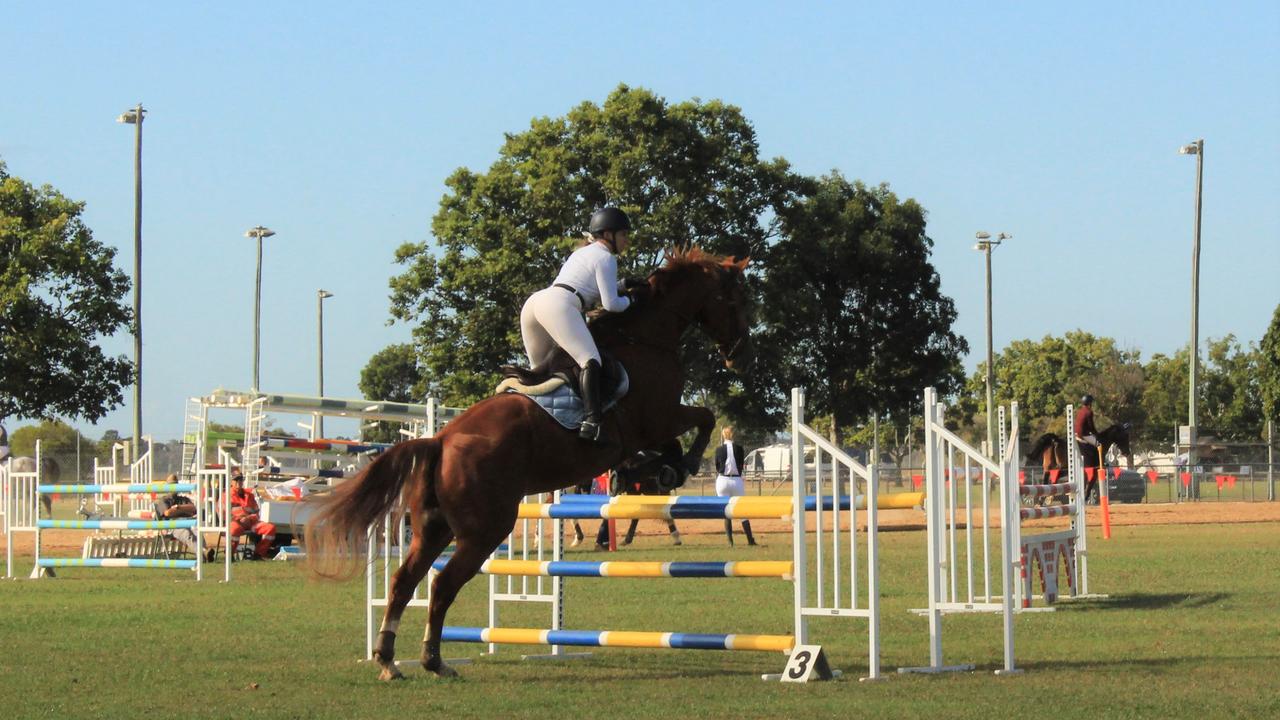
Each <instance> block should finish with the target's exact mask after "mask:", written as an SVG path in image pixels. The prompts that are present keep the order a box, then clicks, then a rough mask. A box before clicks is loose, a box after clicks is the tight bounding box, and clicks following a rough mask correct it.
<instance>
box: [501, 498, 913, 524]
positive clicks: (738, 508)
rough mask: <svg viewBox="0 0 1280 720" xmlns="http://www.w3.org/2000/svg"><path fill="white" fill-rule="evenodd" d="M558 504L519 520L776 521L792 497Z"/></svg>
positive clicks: (890, 506)
mask: <svg viewBox="0 0 1280 720" xmlns="http://www.w3.org/2000/svg"><path fill="white" fill-rule="evenodd" d="M560 500H561V502H560V503H559V504H555V505H551V504H543V503H522V504H521V505H520V514H519V517H520V518H524V519H535V518H563V519H566V520H567V519H576V520H584V519H593V518H613V519H664V520H681V519H690V520H693V519H721V518H725V519H728V518H733V519H743V520H756V519H762V520H763V519H774V518H789V517H791V498H789V497H783V496H764V497H759V496H757V497H747V496H738V497H710V496H700V495H675V496H669V497H662V496H653V495H620V496H617V497H609V496H606V495H564V496H562V497H561V498H560ZM837 502H838V505H839V508H840V509H841V510H848V509H849V507H850V505H851V504H852V499H851V498H850V497H849V496H844V497H841V498H839V499H838V501H837V500H833V499H832V498H831V497H830V496H824V497H822V498H821V502H819V499H818V498H817V497H815V496H813V495H810V496H808V497H806V498H805V508H804V509H805V511H806V512H813V511H815V510H817V509H818V508H819V507H821V509H822V510H830V509H831V508H832V505H834V504H837ZM856 502H857V509H859V510H862V509H865V507H866V498H865V497H864V496H858V498H857V500H856ZM923 504H924V493H918V492H908V493H892V494H889V493H886V494H884V495H879V496H877V499H876V507H877V508H879V509H881V510H894V509H909V508H913V507H920V506H922V505H923Z"/></svg>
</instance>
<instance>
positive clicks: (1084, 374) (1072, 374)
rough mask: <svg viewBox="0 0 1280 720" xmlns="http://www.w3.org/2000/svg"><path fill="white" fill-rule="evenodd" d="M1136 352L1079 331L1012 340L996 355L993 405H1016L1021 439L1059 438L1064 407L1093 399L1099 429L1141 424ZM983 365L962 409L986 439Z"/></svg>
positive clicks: (967, 389)
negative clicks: (1046, 434)
mask: <svg viewBox="0 0 1280 720" xmlns="http://www.w3.org/2000/svg"><path fill="white" fill-rule="evenodd" d="M1140 359H1141V358H1140V353H1139V352H1138V351H1136V350H1122V349H1120V348H1118V347H1116V343H1115V340H1113V339H1111V338H1107V337H1098V336H1096V335H1093V334H1092V333H1089V332H1085V331H1083V330H1072V331H1070V332H1068V333H1066V334H1065V335H1063V336H1062V337H1054V336H1052V335H1046V336H1045V337H1044V338H1042V339H1041V340H1039V341H1035V340H1015V341H1013V342H1011V343H1009V345H1008V346H1006V347H1005V348H1004V350H1002V351H1000V352H999V353H997V354H996V357H995V364H996V372H995V379H996V391H995V401H996V404H997V405H1005V404H1008V403H1009V402H1012V401H1016V402H1017V403H1018V415H1019V423H1020V424H1021V426H1022V432H1023V434H1024V435H1035V434H1039V433H1042V432H1053V433H1057V434H1059V435H1061V434H1062V433H1063V431H1064V429H1065V428H1064V425H1065V424H1066V422H1067V421H1066V415H1064V414H1063V413H1064V411H1065V409H1066V406H1067V405H1068V404H1074V405H1078V404H1079V402H1080V398H1081V396H1083V395H1085V394H1086V393H1087V394H1090V395H1093V396H1094V398H1095V399H1096V401H1097V404H1096V406H1095V410H1096V411H1097V412H1098V416H1099V423H1098V424H1099V427H1100V428H1101V427H1105V424H1104V423H1110V422H1132V423H1135V424H1141V423H1142V422H1143V418H1144V417H1145V412H1144V409H1143V403H1142V398H1143V383H1144V380H1143V378H1144V371H1143V367H1142V365H1141V362H1140ZM986 372H987V369H986V363H985V362H984V363H980V364H979V365H978V369H977V371H976V372H974V373H973V375H971V376H970V377H969V380H968V382H967V383H966V385H965V395H966V396H967V398H966V401H965V402H964V403H962V404H961V405H962V407H964V408H966V409H968V410H971V411H972V412H973V415H971V416H968V417H966V418H964V419H962V423H963V421H964V420H967V421H968V426H969V427H970V428H981V432H980V433H979V434H980V435H983V436H985V434H986Z"/></svg>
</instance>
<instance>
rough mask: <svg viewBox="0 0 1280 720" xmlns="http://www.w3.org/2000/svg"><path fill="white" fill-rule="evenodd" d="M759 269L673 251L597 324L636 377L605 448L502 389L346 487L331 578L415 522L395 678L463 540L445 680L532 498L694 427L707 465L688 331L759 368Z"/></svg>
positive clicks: (335, 527) (444, 587) (598, 333)
mask: <svg viewBox="0 0 1280 720" xmlns="http://www.w3.org/2000/svg"><path fill="white" fill-rule="evenodd" d="M746 265H747V261H746V260H742V261H740V262H739V261H734V260H733V259H724V258H718V257H714V256H711V255H707V254H705V253H703V252H702V251H701V250H698V249H691V250H688V251H685V252H681V253H678V254H676V255H671V256H668V258H667V261H666V263H665V264H664V265H663V266H662V267H661V268H659V269H658V270H655V271H654V272H653V274H652V275H650V276H649V279H648V282H649V289H650V293H649V295H650V297H649V298H648V302H644V303H641V304H639V305H638V306H636V307H635V308H633V309H630V310H628V311H627V312H624V313H619V314H616V315H607V316H605V317H602V318H601V319H600V320H598V321H596V322H595V323H593V326H592V335H593V336H594V337H595V339H596V342H597V344H598V345H599V347H600V348H601V349H602V350H606V351H608V352H610V353H612V354H613V356H614V357H616V358H617V359H618V360H620V361H621V362H622V364H623V365H624V366H625V367H626V369H627V373H628V374H629V375H630V381H631V384H630V390H629V392H628V393H627V395H626V396H625V397H624V398H622V400H621V401H620V402H619V403H618V405H617V406H616V407H615V408H614V409H613V410H611V411H610V412H608V413H606V414H605V416H604V424H603V426H602V431H603V432H602V440H603V442H602V443H601V444H596V443H591V442H587V441H585V440H582V439H579V437H578V434H577V433H576V432H572V431H569V430H566V429H564V428H563V427H561V426H560V425H559V424H558V423H557V422H556V421H555V420H554V419H552V418H551V416H549V415H548V414H547V413H546V412H545V411H543V410H542V409H541V408H539V407H538V406H537V405H535V404H534V403H533V402H532V401H531V400H529V399H528V398H526V397H523V396H521V395H516V394H502V395H495V396H493V397H490V398H487V399H485V400H483V401H481V402H479V403H476V404H475V405H474V406H472V407H471V408H470V409H468V410H467V411H466V412H465V413H463V414H462V415H460V416H458V417H457V418H456V419H454V420H453V421H452V422H450V423H449V424H448V425H447V426H445V428H444V429H443V430H442V431H441V432H440V433H439V434H437V435H436V436H435V437H431V438H424V439H419V440H409V441H406V442H403V443H400V444H398V445H395V446H394V447H392V448H391V449H389V450H388V451H386V452H384V453H383V454H382V455H381V456H379V457H378V458H377V459H376V460H374V461H373V462H372V463H371V464H370V465H369V466H368V467H366V468H365V469H364V470H363V471H362V472H361V473H360V474H359V475H357V476H356V477H354V478H352V479H351V480H349V481H347V482H345V483H343V484H341V485H339V486H338V487H337V488H336V489H335V490H334V492H333V493H332V495H331V496H330V498H329V499H328V500H327V501H326V502H325V504H324V505H323V506H322V508H321V510H320V512H319V513H318V514H317V515H316V516H315V517H314V519H313V520H312V521H311V522H310V523H308V526H307V533H306V538H307V555H308V557H309V561H310V564H311V569H312V571H313V572H314V573H315V574H317V575H320V576H322V577H330V578H337V577H344V576H345V577H350V576H352V575H354V574H355V572H356V571H357V570H358V569H359V567H360V566H361V565H362V564H363V560H364V558H365V554H366V552H367V545H366V543H367V534H366V533H367V532H368V530H369V528H370V527H373V526H376V525H377V524H378V523H380V522H382V520H383V518H384V517H385V516H386V514H387V513H388V511H392V510H393V508H394V510H395V511H396V512H403V511H405V510H407V511H408V513H409V516H410V524H411V527H412V528H413V540H412V542H411V544H410V546H409V550H408V553H407V555H406V556H405V559H404V562H403V564H401V566H400V568H399V569H398V570H397V571H396V572H395V574H394V576H393V577H392V580H391V588H390V593H389V599H388V603H387V609H386V612H385V614H384V615H383V618H382V626H381V628H380V630H379V632H378V638H377V642H376V644H375V646H374V659H375V660H376V661H377V663H378V665H379V666H381V668H382V672H381V675H380V678H381V679H383V680H392V679H397V678H401V677H403V676H402V675H401V674H400V671H399V670H398V669H397V668H396V664H395V638H396V630H397V629H398V627H399V624H400V616H401V613H402V612H403V611H404V608H405V605H406V604H407V603H408V601H409V600H410V598H411V597H412V595H413V592H414V588H416V587H417V586H418V584H419V583H420V582H422V579H423V577H425V576H426V574H427V570H428V569H429V568H430V567H431V564H432V562H433V561H435V559H436V558H437V557H438V556H439V555H440V553H441V551H442V550H444V548H445V546H447V545H448V544H449V543H450V542H451V541H452V542H454V544H455V549H454V551H453V554H452V555H451V556H450V558H449V561H448V563H447V564H446V565H445V566H444V568H443V569H442V570H440V572H439V573H438V574H437V575H436V576H435V580H434V581H433V583H432V586H431V606H430V608H429V609H428V624H427V633H426V637H425V638H424V640H423V647H422V665H423V667H424V668H425V669H426V670H428V671H430V672H434V673H436V674H437V675H441V676H452V675H456V674H457V673H456V672H455V671H454V670H453V669H452V668H451V667H449V666H448V665H447V664H446V663H445V662H444V660H443V659H442V658H441V655H440V638H441V633H442V631H443V628H444V621H445V615H446V613H447V612H448V611H449V606H450V604H452V603H453V601H454V598H455V597H456V596H457V594H458V591H459V590H460V589H461V588H462V586H463V585H464V584H466V583H467V581H469V580H470V579H471V578H472V577H474V576H475V575H476V573H477V572H478V571H479V570H480V566H481V565H482V564H483V563H484V561H485V560H486V559H488V557H489V556H490V554H492V553H493V551H494V550H495V549H496V548H497V547H498V545H499V543H501V542H502V541H503V540H504V539H505V538H506V537H507V535H508V534H510V532H511V529H512V527H513V526H514V525H515V521H516V514H517V509H518V506H519V504H520V500H521V498H523V497H525V496H527V495H532V494H535V493H542V492H549V491H551V490H556V489H559V488H564V487H569V486H571V485H575V484H577V483H580V482H582V481H583V480H585V479H587V478H591V477H594V476H596V475H599V474H600V473H602V472H604V471H605V470H608V469H609V468H612V467H616V466H618V465H619V464H621V463H622V461H623V460H624V459H627V458H630V457H631V456H633V455H635V454H636V453H637V452H639V451H640V450H644V449H646V448H654V447H659V446H661V445H662V444H663V443H664V442H666V441H667V440H670V439H672V438H674V437H677V436H679V435H680V434H682V433H684V432H685V431H686V430H689V429H691V428H697V431H698V433H697V437H696V438H695V440H694V442H693V444H692V446H691V447H690V448H689V451H688V453H686V454H685V456H684V462H685V465H686V467H688V468H689V470H690V472H693V471H695V470H696V469H697V463H698V461H699V460H700V458H701V457H702V453H703V451H704V450H705V449H706V447H707V443H708V441H709V440H710V438H711V432H712V430H713V429H714V427H715V415H714V414H712V412H711V411H710V410H707V409H706V408H699V407H690V406H686V405H682V404H681V402H680V400H681V394H682V390H683V386H684V372H683V370H682V368H681V365H680V347H681V337H682V336H683V335H684V332H685V330H686V329H687V328H688V327H689V326H690V325H694V324H697V325H699V326H701V328H702V329H703V330H704V331H705V332H706V333H707V334H708V335H709V336H710V337H711V339H712V340H714V341H715V343H716V344H717V346H718V347H719V350H720V353H721V355H722V356H723V359H724V363H725V365H726V366H727V367H728V368H730V369H735V366H739V367H740V366H741V364H742V363H745V362H747V361H748V360H749V356H750V350H749V347H750V343H749V338H748V319H747V315H746V296H745V290H744V283H743V271H744V270H745V268H746Z"/></svg>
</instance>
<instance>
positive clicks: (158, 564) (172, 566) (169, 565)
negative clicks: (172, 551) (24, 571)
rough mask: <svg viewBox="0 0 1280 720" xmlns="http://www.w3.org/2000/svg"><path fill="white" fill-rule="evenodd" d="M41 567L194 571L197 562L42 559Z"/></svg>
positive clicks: (121, 559)
mask: <svg viewBox="0 0 1280 720" xmlns="http://www.w3.org/2000/svg"><path fill="white" fill-rule="evenodd" d="M39 565H40V567H46V568H57V567H98V568H121V567H130V568H165V569H168V570H194V569H195V567H196V561H195V560H165V559H162V558H40V562H39Z"/></svg>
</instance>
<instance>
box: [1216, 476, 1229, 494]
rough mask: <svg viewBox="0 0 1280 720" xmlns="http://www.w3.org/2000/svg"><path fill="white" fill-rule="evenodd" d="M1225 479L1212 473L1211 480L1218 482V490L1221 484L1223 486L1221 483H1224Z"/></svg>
mask: <svg viewBox="0 0 1280 720" xmlns="http://www.w3.org/2000/svg"><path fill="white" fill-rule="evenodd" d="M1226 480H1227V479H1226V478H1225V477H1223V476H1221V475H1214V476H1213V481H1214V482H1216V483H1218V489H1219V490H1221V489H1222V486H1223V484H1225V483H1226Z"/></svg>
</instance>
